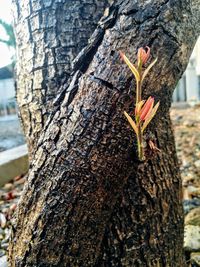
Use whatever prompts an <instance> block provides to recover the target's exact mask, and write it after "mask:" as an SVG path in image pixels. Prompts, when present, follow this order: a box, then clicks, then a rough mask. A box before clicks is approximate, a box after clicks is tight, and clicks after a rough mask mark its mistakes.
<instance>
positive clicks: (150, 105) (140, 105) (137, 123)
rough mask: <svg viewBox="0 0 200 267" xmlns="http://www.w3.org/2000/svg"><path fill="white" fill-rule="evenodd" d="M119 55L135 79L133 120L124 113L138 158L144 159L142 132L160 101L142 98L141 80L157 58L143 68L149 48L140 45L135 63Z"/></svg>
mask: <svg viewBox="0 0 200 267" xmlns="http://www.w3.org/2000/svg"><path fill="white" fill-rule="evenodd" d="M120 56H121V58H122V59H123V60H124V62H125V63H126V64H127V65H128V67H129V68H130V70H131V71H132V73H133V75H134V77H135V79H136V103H135V120H134V119H132V118H131V116H130V115H129V114H128V113H127V112H126V111H124V115H125V116H126V118H127V120H128V122H129V123H130V125H131V127H132V128H133V130H134V132H135V134H136V136H137V145H138V158H139V160H141V161H143V160H145V154H144V145H143V144H144V140H143V139H144V137H143V132H144V130H145V129H146V127H147V126H148V124H149V123H150V122H151V120H152V119H153V117H154V116H155V114H156V112H157V110H158V107H159V104H160V102H158V103H156V104H155V105H154V98H153V97H152V96H150V97H149V98H148V99H147V100H143V99H142V82H143V81H144V78H145V77H146V75H147V74H148V73H149V71H150V69H151V68H152V67H153V65H154V64H155V63H156V61H157V58H156V59H155V60H154V61H153V62H152V63H151V64H149V66H148V67H147V68H144V65H145V64H146V63H147V61H148V59H149V56H150V48H149V47H148V46H146V50H145V49H144V48H142V47H141V48H139V49H138V53H137V64H136V65H134V64H132V63H131V62H130V60H129V59H128V58H127V57H126V56H125V54H123V53H122V52H121V51H120Z"/></svg>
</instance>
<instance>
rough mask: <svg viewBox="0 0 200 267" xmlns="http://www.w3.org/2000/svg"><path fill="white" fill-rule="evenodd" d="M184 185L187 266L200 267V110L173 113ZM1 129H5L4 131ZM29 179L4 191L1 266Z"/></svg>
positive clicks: (16, 181) (1, 191)
mask: <svg viewBox="0 0 200 267" xmlns="http://www.w3.org/2000/svg"><path fill="white" fill-rule="evenodd" d="M171 117H172V122H173V125H174V133H175V139H176V147H177V155H178V158H179V161H180V168H181V176H182V183H183V207H184V212H185V240H184V248H185V251H186V255H187V257H186V259H187V262H188V265H187V266H190V267H196V266H200V134H199V133H200V106H199V107H197V106H196V107H194V108H183V109H175V108H173V109H172V110H171ZM0 129H1V127H0ZM24 180H25V177H23V176H21V177H20V176H19V177H15V178H14V179H13V180H12V181H11V182H10V183H7V184H6V185H5V186H4V187H3V188H2V189H0V263H1V262H4V265H3V263H2V264H0V267H1V266H6V265H5V255H6V251H7V247H8V240H9V236H10V225H11V223H10V219H11V217H12V214H13V212H14V210H15V208H16V204H17V202H18V199H19V196H20V193H21V191H22V188H23V183H24ZM180 267H181V266H180Z"/></svg>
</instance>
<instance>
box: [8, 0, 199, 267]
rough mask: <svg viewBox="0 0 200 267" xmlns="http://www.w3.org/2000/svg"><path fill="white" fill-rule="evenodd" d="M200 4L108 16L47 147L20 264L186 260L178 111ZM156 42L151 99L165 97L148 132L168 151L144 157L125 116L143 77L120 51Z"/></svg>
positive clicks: (31, 194) (79, 65)
mask: <svg viewBox="0 0 200 267" xmlns="http://www.w3.org/2000/svg"><path fill="white" fill-rule="evenodd" d="M198 6H199V0H196V1H192V2H190V5H189V4H188V1H187V0H185V1H172V0H167V1H166V0H165V1H161V0H154V1H147V0H146V1H128V0H127V1H125V0H124V1H122V0H121V1H116V3H115V4H114V5H113V6H112V7H111V8H110V9H109V13H108V17H107V18H104V19H103V20H101V22H100V23H99V25H98V27H97V29H96V31H95V32H94V34H93V36H92V38H91V39H90V42H89V44H88V46H87V47H86V48H85V49H84V51H83V52H82V53H80V54H79V56H78V57H77V58H76V60H75V61H74V67H73V74H71V76H70V78H69V80H70V84H69V86H68V87H67V89H66V92H65V95H64V99H62V94H61V95H59V96H58V98H57V100H56V106H55V112H54V113H52V114H51V115H50V116H49V120H48V122H47V123H46V125H45V131H44V133H43V134H41V136H40V138H39V141H38V143H37V146H36V152H35V155H34V159H33V162H32V165H31V168H30V172H29V177H28V181H27V183H26V185H25V188H24V191H23V195H22V197H21V200H20V203H19V206H18V209H17V214H16V220H15V224H14V226H13V236H12V242H11V243H10V248H9V261H10V265H11V266H17V267H22V266H37V267H40V266H42V267H45V266H49V267H50V266H51V267H52V266H61V267H62V266H67V267H68V266H70V267H75V266H81V267H93V266H95V267H110V266H113V267H121V266H134V267H135V266H136V267H137V266H139V267H140V266H141V267H143V266H148V267H151V266H162V267H166V266H171V267H174V266H175V267H180V266H184V261H183V253H182V252H183V251H182V241H183V214H182V206H181V179H180V174H179V170H178V162H177V157H176V152H175V145H174V138H173V132H172V127H171V123H170V118H169V108H170V103H171V97H172V92H173V88H174V87H175V85H176V83H177V81H178V80H179V78H180V77H181V75H182V73H183V71H184V70H185V68H186V65H187V62H188V60H189V56H190V54H191V51H192V48H193V46H194V44H195V41H196V39H197V37H198V35H199V32H200V29H199V24H198V20H199V19H200V11H199V8H198ZM146 45H148V46H150V47H151V50H152V55H153V57H154V58H155V57H158V62H157V64H156V65H155V67H154V69H153V71H152V72H151V74H150V75H149V76H148V79H147V80H146V82H145V84H144V88H143V95H144V98H145V99H146V98H147V97H148V96H149V95H153V96H155V98H156V100H160V101H161V104H160V108H159V112H158V114H157V115H156V118H155V119H154V120H153V121H152V123H151V126H150V127H149V128H148V136H146V138H147V139H149V138H150V139H153V140H154V142H155V143H156V145H157V146H158V147H159V148H160V149H161V152H160V153H157V154H152V153H150V151H149V157H148V159H147V160H146V161H145V162H138V160H137V157H136V154H135V146H136V143H135V142H136V141H135V135H134V133H133V132H131V130H130V127H129V125H128V123H127V121H126V120H125V118H124V115H123V111H124V110H126V111H127V112H131V110H133V108H134V102H135V101H134V98H135V89H133V88H135V86H134V79H133V77H132V75H131V73H130V71H129V70H128V69H127V67H126V66H125V65H124V64H123V63H121V62H120V60H119V53H118V52H119V50H122V51H124V52H125V53H126V54H127V55H128V56H129V57H130V58H131V59H132V60H133V59H134V58H135V57H136V55H135V54H134V53H135V51H136V49H137V48H138V47H140V46H146ZM25 63H26V61H25V62H24V64H25Z"/></svg>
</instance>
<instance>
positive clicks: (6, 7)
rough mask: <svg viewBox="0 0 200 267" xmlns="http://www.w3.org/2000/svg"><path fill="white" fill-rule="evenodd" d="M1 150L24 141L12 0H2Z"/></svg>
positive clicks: (0, 31)
mask: <svg viewBox="0 0 200 267" xmlns="http://www.w3.org/2000/svg"><path fill="white" fill-rule="evenodd" d="M0 4H1V8H0V152H1V151H4V150H6V149H9V148H13V147H16V146H19V145H21V144H23V143H24V137H23V134H22V131H21V128H20V123H19V120H18V117H17V105H16V99H15V87H14V66H15V45H16V44H15V37H14V32H13V28H12V25H11V23H12V14H11V0H0Z"/></svg>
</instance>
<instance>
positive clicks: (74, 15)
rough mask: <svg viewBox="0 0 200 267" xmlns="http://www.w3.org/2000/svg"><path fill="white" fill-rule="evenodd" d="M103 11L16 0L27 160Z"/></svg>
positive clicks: (100, 6)
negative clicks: (77, 57) (74, 60)
mask: <svg viewBox="0 0 200 267" xmlns="http://www.w3.org/2000/svg"><path fill="white" fill-rule="evenodd" d="M106 6H108V0H103V1H102V0H101V1H97V0H88V1H87V0H85V1H81V0H73V1H65V0H62V1H58V0H45V1H34V0H32V1H25V0H24V1H19V0H16V1H14V11H15V12H14V18H15V31H16V40H17V48H18V50H17V73H16V77H17V101H18V105H19V112H20V118H21V121H22V125H23V129H24V133H25V135H26V139H27V143H28V147H29V154H30V156H31V155H32V154H33V153H34V148H35V147H36V144H37V141H38V138H39V136H40V133H41V131H42V130H43V128H44V125H45V122H46V120H47V118H48V117H49V114H50V113H52V112H53V105H52V102H53V101H54V99H55V98H56V96H57V95H58V94H59V93H60V92H61V91H62V90H63V87H65V86H66V84H67V79H68V77H69V76H70V72H71V65H72V64H71V63H72V61H73V59H74V58H75V57H76V56H77V54H78V53H79V52H80V51H81V50H82V49H83V48H84V47H85V46H86V45H87V42H88V38H89V37H90V36H91V34H92V33H93V31H94V30H95V28H96V26H97V22H98V21H99V19H100V18H101V17H102V15H103V12H104V10H105V8H106Z"/></svg>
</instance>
